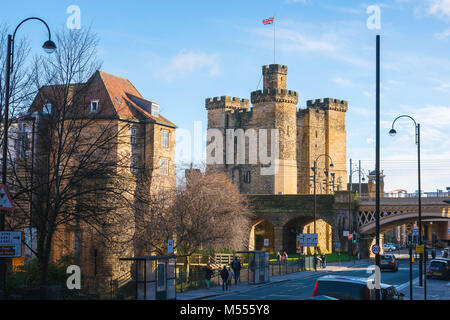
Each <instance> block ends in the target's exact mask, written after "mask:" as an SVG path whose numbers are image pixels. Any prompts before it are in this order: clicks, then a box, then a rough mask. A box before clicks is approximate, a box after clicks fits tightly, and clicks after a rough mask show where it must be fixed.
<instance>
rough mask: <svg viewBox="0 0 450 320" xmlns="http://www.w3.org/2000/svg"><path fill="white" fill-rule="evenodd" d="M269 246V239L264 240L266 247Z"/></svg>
mask: <svg viewBox="0 0 450 320" xmlns="http://www.w3.org/2000/svg"><path fill="white" fill-rule="evenodd" d="M268 246H269V239H264V247H268Z"/></svg>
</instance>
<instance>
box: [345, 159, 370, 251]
mask: <svg viewBox="0 0 450 320" xmlns="http://www.w3.org/2000/svg"><path fill="white" fill-rule="evenodd" d="M350 170H351V169H350ZM357 172H358V173H359V176H360V177H361V175H363V174H364V173H363V172H362V170H361V168H358V169H356V170H353V171H350V183H349V185H350V186H349V188H348V232H349V233H352V229H353V228H352V223H351V208H350V206H351V201H350V198H351V194H352V191H353V183H352V176H353V174H355V173H357ZM361 180H362V182H364V181H366V179H365V178H364V177H362V179H360V181H359V189H360V190H359V192H360V195H361ZM348 255H349V256H350V257H351V256H352V241H350V239H348Z"/></svg>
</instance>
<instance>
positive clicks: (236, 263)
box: [231, 256, 241, 285]
mask: <svg viewBox="0 0 450 320" xmlns="http://www.w3.org/2000/svg"><path fill="white" fill-rule="evenodd" d="M231 268H232V269H233V272H234V284H235V285H236V284H237V283H238V281H239V277H240V275H241V262H240V261H239V259H238V257H237V256H236V257H234V260H233V262H232V263H231Z"/></svg>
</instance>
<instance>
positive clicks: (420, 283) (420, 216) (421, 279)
mask: <svg viewBox="0 0 450 320" xmlns="http://www.w3.org/2000/svg"><path fill="white" fill-rule="evenodd" d="M400 118H409V119H411V120H412V121H413V122H414V127H415V129H416V145H417V166H418V171H417V176H418V188H419V244H420V245H422V189H421V186H420V123H417V122H416V120H414V118H412V117H411V116H408V115H401V116H399V117H397V118H396V119H395V120H394V122H393V123H392V129H391V130H390V131H389V135H390V136H392V137H393V136H395V135H396V134H397V131H396V130H395V129H394V125H395V122H396V121H397V120H398V119H400ZM422 282H423V254H422V253H420V256H419V286H421V287H422V286H423V283H422ZM425 299H426V296H425Z"/></svg>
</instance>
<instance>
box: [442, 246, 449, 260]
mask: <svg viewBox="0 0 450 320" xmlns="http://www.w3.org/2000/svg"><path fill="white" fill-rule="evenodd" d="M441 255H442V257H443V258H449V256H448V248H445V249H444V250H442V251H441Z"/></svg>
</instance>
